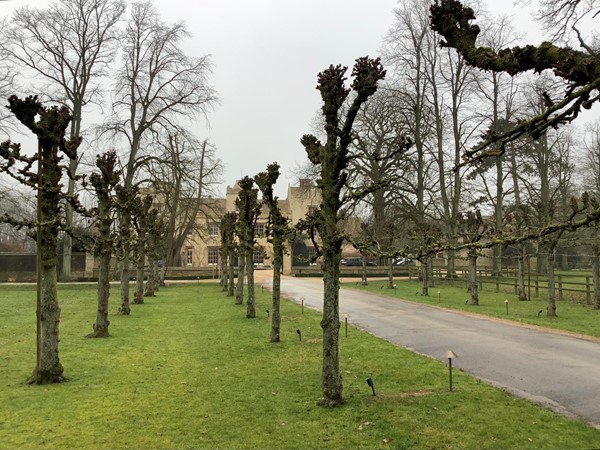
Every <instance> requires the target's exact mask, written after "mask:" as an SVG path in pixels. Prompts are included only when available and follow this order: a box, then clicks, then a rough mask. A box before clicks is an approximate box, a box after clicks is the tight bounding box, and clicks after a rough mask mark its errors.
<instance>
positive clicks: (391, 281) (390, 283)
mask: <svg viewBox="0 0 600 450" xmlns="http://www.w3.org/2000/svg"><path fill="white" fill-rule="evenodd" d="M387 281H388V283H387V288H388V289H394V261H393V260H392V258H389V259H388V280H387Z"/></svg>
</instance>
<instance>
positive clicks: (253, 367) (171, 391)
mask: <svg viewBox="0 0 600 450" xmlns="http://www.w3.org/2000/svg"><path fill="white" fill-rule="evenodd" d="M257 294H258V308H257V309H258V311H259V316H260V317H259V318H257V319H254V320H248V319H246V318H245V306H243V307H239V306H235V305H234V304H233V300H232V299H231V298H227V297H225V296H224V295H223V294H222V293H221V291H220V289H219V288H218V287H217V286H215V285H211V284H202V285H196V284H194V285H177V286H169V287H167V288H163V289H161V290H160V292H159V293H158V296H157V297H156V298H151V299H148V300H147V303H146V304H144V305H133V307H134V309H133V312H132V315H131V316H128V317H127V316H125V317H124V316H112V317H111V322H112V323H111V326H110V331H111V334H112V336H111V337H110V338H105V339H85V338H84V337H83V336H84V335H85V334H87V333H88V332H89V331H90V329H91V324H92V322H93V319H94V317H95V291H94V289H93V288H92V287H87V288H83V287H72V286H68V287H61V289H60V302H61V307H62V322H61V361H62V363H63V365H64V367H65V373H66V375H67V377H68V378H69V380H68V382H66V383H63V384H60V385H49V386H28V385H26V384H25V382H24V381H25V379H26V378H27V376H28V375H29V374H30V371H31V369H32V367H33V364H34V359H35V345H34V332H35V327H34V325H35V321H34V318H35V308H34V303H35V294H34V291H33V290H32V289H30V288H22V287H6V286H2V294H1V297H0V301H1V305H2V308H1V309H0V348H1V349H2V352H1V353H0V361H1V362H2V364H1V366H0V383H1V384H0V386H1V388H0V405H1V407H0V448H2V449H13V448H43V449H48V448H60V449H64V448H82V449H98V448H117V449H119V448H135V449H138V448H152V449H173V448H176V449H180V448H181V449H183V448H370V449H373V448H419V449H421V448H502V449H505V448H592V447H596V446H597V445H598V443H600V431H598V430H596V429H593V428H590V427H588V426H587V425H585V424H584V423H582V422H579V421H575V420H571V419H567V418H564V417H560V416H557V415H555V414H554V413H551V412H549V411H546V410H543V409H540V408H538V407H536V406H534V405H532V404H530V403H528V402H526V401H524V400H521V399H515V398H513V397H512V396H510V395H508V394H506V393H505V392H503V391H501V390H498V389H495V388H492V387H490V386H487V385H484V384H482V383H480V382H478V381H477V380H476V379H474V378H472V377H469V376H467V375H464V374H462V373H460V372H458V373H455V376H454V386H455V392H452V393H451V392H448V387H447V376H448V373H447V368H446V367H445V366H444V365H443V364H441V363H439V362H437V361H434V360H431V359H428V358H424V357H421V356H417V355H415V354H413V353H411V352H409V351H406V350H404V349H400V348H397V347H395V346H393V345H391V344H389V343H387V342H385V341H382V340H380V339H377V338H375V337H372V336H370V335H368V334H366V333H362V332H359V331H357V330H354V329H351V330H350V333H349V336H348V338H342V339H341V343H340V353H341V370H342V374H343V377H344V378H343V379H344V395H345V398H346V399H347V403H346V404H345V405H344V406H342V407H340V408H336V409H324V408H321V407H318V406H316V401H317V400H318V399H319V398H320V366H321V352H322V349H321V341H320V327H319V320H320V317H319V315H318V314H317V313H315V312H312V311H309V310H305V312H304V314H301V312H300V308H299V306H297V305H295V304H291V303H287V302H286V303H284V304H283V308H282V313H283V330H282V331H283V332H282V338H283V342H282V343H280V344H270V343H269V342H268V334H269V326H270V325H269V321H268V318H267V315H266V309H268V308H269V294H268V293H267V292H264V293H262V292H261V290H260V289H259V290H258V293H257ZM113 303H114V302H113ZM115 309H116V306H115V305H114V304H113V306H112V310H113V311H114V310H115ZM297 329H300V330H301V331H302V338H303V340H302V342H300V341H299V340H298V335H297V334H296V330H297ZM369 376H370V377H372V378H373V380H374V381H375V387H376V390H377V396H375V397H373V396H372V395H371V392H370V390H369V388H368V386H367V384H366V383H365V380H366V378H367V377H369Z"/></svg>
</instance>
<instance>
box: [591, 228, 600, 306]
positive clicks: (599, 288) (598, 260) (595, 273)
mask: <svg viewBox="0 0 600 450" xmlns="http://www.w3.org/2000/svg"><path fill="white" fill-rule="evenodd" d="M594 233H595V234H597V233H598V230H594ZM592 280H593V282H594V309H600V245H599V243H598V236H597V235H596V236H594V243H593V244H592Z"/></svg>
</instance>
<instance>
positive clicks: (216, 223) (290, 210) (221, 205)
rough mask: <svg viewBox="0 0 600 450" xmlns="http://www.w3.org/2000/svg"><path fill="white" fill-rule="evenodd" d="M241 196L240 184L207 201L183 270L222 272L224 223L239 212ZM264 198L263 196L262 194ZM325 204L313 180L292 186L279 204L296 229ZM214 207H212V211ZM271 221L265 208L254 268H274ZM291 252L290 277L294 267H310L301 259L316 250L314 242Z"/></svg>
mask: <svg viewBox="0 0 600 450" xmlns="http://www.w3.org/2000/svg"><path fill="white" fill-rule="evenodd" d="M239 192H240V187H239V186H238V185H237V183H236V184H235V185H234V186H233V187H230V186H227V193H226V196H225V198H219V199H214V198H213V199H206V200H205V202H206V207H204V208H201V212H200V213H199V214H198V215H197V217H196V225H197V227H196V229H197V230H202V232H199V231H194V232H193V233H191V234H190V235H189V236H188V237H187V239H186V242H185V243H184V245H183V246H182V248H181V249H180V252H181V255H180V256H181V262H182V266H183V267H186V268H189V269H206V268H210V267H213V268H214V269H215V270H219V248H220V246H221V236H220V223H221V218H222V217H223V215H224V214H225V213H226V212H232V211H236V205H235V200H236V198H237V197H238V193H239ZM259 195H260V194H259ZM320 202H321V196H320V191H319V190H318V189H317V188H316V187H315V186H314V185H312V184H311V182H310V181H309V180H304V179H303V180H300V181H299V185H298V186H289V185H288V189H287V197H286V198H285V199H281V198H280V199H279V200H278V204H279V207H280V208H281V211H282V213H283V214H284V215H285V216H286V217H287V218H288V219H290V222H291V224H292V225H294V224H296V223H297V222H298V220H300V219H302V218H303V217H304V216H305V215H306V213H307V212H309V211H311V210H312V209H313V208H317V207H318V206H319V204H320ZM209 206H210V207H209ZM267 221H268V210H267V208H266V207H263V209H262V212H261V214H260V216H259V217H258V220H257V223H256V227H255V240H256V243H257V245H256V246H255V250H254V264H255V266H256V267H259V268H260V267H263V266H270V265H271V259H272V258H271V257H272V249H271V245H270V244H269V243H268V242H267V237H266V234H265V233H266V226H267ZM288 250H290V251H288V252H287V254H286V255H284V264H283V271H284V273H288V274H289V273H290V271H291V267H292V265H307V264H306V262H303V261H302V258H301V259H300V260H298V255H299V254H302V255H303V256H307V255H310V254H312V253H313V252H314V247H313V246H312V243H311V242H310V240H305V241H303V242H296V243H295V244H294V245H293V247H292V248H291V249H288Z"/></svg>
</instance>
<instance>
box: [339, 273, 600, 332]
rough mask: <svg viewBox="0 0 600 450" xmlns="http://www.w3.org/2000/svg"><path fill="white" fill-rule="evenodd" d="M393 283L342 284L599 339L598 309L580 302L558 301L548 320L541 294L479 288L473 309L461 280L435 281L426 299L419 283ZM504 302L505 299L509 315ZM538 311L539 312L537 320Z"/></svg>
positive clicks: (545, 301)
mask: <svg viewBox="0 0 600 450" xmlns="http://www.w3.org/2000/svg"><path fill="white" fill-rule="evenodd" d="M395 284H396V289H395V290H392V289H387V280H376V281H370V282H369V284H368V285H367V286H361V285H360V282H353V283H343V286H344V287H350V288H355V289H366V290H368V291H371V292H374V293H377V294H381V295H386V296H390V297H396V298H399V299H403V300H409V301H413V302H418V303H425V304H429V305H435V306H441V307H443V308H448V309H455V310H460V311H468V312H470V313H476V314H481V315H485V316H490V317H497V318H501V319H508V320H512V321H515V322H519V323H524V324H531V325H538V326H542V327H548V328H554V329H558V330H563V331H567V332H571V333H578V334H584V335H588V336H594V337H597V338H600V310H596V309H593V308H592V306H588V305H584V304H581V303H576V302H570V301H558V300H557V302H556V304H557V310H556V311H557V316H558V317H548V316H547V315H546V306H547V305H548V301H547V299H546V298H544V297H543V296H542V295H543V292H542V293H540V294H541V295H540V297H538V298H536V297H532V299H531V301H519V300H518V298H517V296H516V295H515V294H514V293H508V292H499V293H496V292H493V291H490V290H489V289H485V290H481V289H479V305H478V306H473V305H470V304H466V303H465V302H466V300H467V299H470V294H469V293H468V292H467V291H466V288H465V286H464V282H461V281H457V282H456V283H451V282H447V281H440V280H436V286H435V287H433V288H429V296H428V297H423V296H421V295H420V292H421V286H422V283H421V282H419V281H411V280H396V281H395ZM484 286H485V285H484ZM438 292H439V295H438ZM505 300H508V314H507V313H506V304H505ZM540 310H541V311H542V313H541V314H540V315H539V317H538V312H539V311H540Z"/></svg>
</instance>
